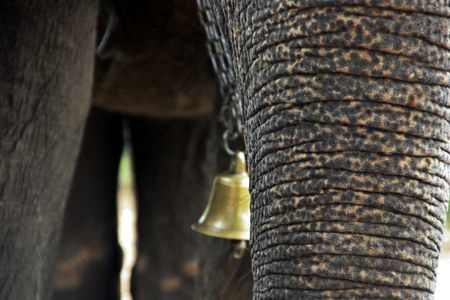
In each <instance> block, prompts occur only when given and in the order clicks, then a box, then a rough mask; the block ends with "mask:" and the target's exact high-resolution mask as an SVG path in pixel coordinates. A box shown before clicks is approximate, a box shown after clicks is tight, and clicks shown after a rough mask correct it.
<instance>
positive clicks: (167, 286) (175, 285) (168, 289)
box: [159, 276, 183, 293]
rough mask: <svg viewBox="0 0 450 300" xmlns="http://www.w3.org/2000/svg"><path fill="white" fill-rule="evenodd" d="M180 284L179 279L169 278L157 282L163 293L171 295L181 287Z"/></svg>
mask: <svg viewBox="0 0 450 300" xmlns="http://www.w3.org/2000/svg"><path fill="white" fill-rule="evenodd" d="M182 283H183V282H182V281H181V279H180V278H179V277H176V276H170V277H166V278H164V279H163V280H161V281H160V282H159V287H160V288H161V290H162V291H163V292H165V293H173V292H175V291H177V290H178V289H179V288H180V287H181V285H182Z"/></svg>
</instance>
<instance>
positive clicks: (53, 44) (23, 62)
mask: <svg viewBox="0 0 450 300" xmlns="http://www.w3.org/2000/svg"><path fill="white" fill-rule="evenodd" d="M211 3H213V5H214V14H213V18H214V20H215V21H216V22H217V23H218V24H219V26H220V28H221V30H222V33H223V35H224V37H225V41H226V44H227V46H228V49H229V50H230V54H231V57H232V60H233V67H234V73H235V74H236V84H237V87H238V91H239V93H240V95H241V96H242V101H243V107H244V123H245V134H244V140H245V148H246V154H247V163H248V169H249V175H250V191H251V212H252V217H251V223H252V225H251V240H250V245H251V268H252V274H253V278H250V276H246V275H248V272H247V271H246V269H247V268H249V266H248V265H249V263H250V262H249V261H246V260H245V258H244V259H243V260H240V261H235V260H233V259H232V258H231V254H230V247H229V246H230V242H228V241H220V240H218V239H213V238H205V237H203V238H202V237H199V236H198V235H196V234H195V233H192V232H190V229H189V224H190V223H193V222H194V221H195V220H196V219H197V217H198V216H199V214H200V211H201V209H202V207H203V205H204V204H205V201H206V200H207V199H206V198H207V192H208V189H209V183H210V182H211V180H210V175H211V174H212V173H213V171H216V170H217V169H222V168H224V166H226V160H225V159H224V153H223V151H219V150H218V149H217V147H216V146H217V145H218V144H220V137H221V134H220V132H222V131H223V128H221V127H220V126H219V125H218V124H217V116H218V115H219V109H220V107H219V105H220V104H219V105H217V104H216V105H213V102H212V99H213V96H214V85H215V81H214V78H213V74H212V72H211V70H210V67H209V64H208V63H207V61H208V58H207V55H206V49H205V47H204V43H205V38H204V35H203V34H202V28H201V26H200V24H199V23H198V20H197V18H196V16H194V15H196V5H195V3H194V2H193V1H191V2H189V1H186V3H185V2H184V1H181V0H179V1H178V0H173V1H159V0H154V1H144V0H135V1H119V0H114V1H111V16H112V17H111V18H110V21H109V25H108V26H107V29H106V30H105V31H106V33H105V38H104V39H103V40H102V42H101V43H100V47H99V49H98V53H99V55H101V56H102V57H104V58H106V59H107V60H98V61H97V63H96V73H95V76H94V55H95V49H96V47H97V45H98V42H97V43H96V28H97V17H98V15H99V3H97V1H95V0H80V1H73V2H70V1H69V2H67V1H62V0H60V1H59V0H57V1H55V0H42V1H39V3H37V2H36V1H31V0H21V1H19V0H14V1H9V2H8V4H2V5H1V6H0V28H2V29H1V32H0V35H1V36H2V38H1V39H0V54H1V55H0V61H1V65H2V68H1V69H0V70H1V71H0V97H1V104H0V299H14V300H15V299H50V298H51V296H50V295H51V293H52V291H51V290H52V273H53V270H54V269H55V268H56V273H55V274H56V276H55V279H54V281H53V287H54V293H53V298H54V299H81V298H83V299H117V297H118V291H117V280H118V270H119V264H120V252H119V250H118V248H117V241H116V236H115V226H116V224H115V222H116V221H115V219H114V218H113V216H114V215H115V214H116V208H115V200H116V199H115V197H116V196H115V188H116V185H117V182H116V175H117V166H118V161H119V158H120V154H121V151H122V147H123V144H124V143H131V145H132V146H133V149H132V152H133V157H134V173H135V176H136V191H137V195H138V198H139V199H138V201H139V210H140V213H141V218H140V219H139V224H138V229H139V232H140V235H141V236H140V243H139V252H140V255H139V257H138V264H137V267H136V269H135V273H134V279H133V290H134V292H135V299H146V298H149V297H153V298H155V299H180V298H190V297H192V296H194V297H195V298H196V299H220V300H225V299H248V298H250V297H251V296H250V293H253V299H258V300H259V299H315V298H345V299H354V298H362V299H369V298H373V299H379V298H388V299H416V298H419V299H430V298H432V295H433V292H434V289H435V281H436V268H437V264H438V256H439V251H440V248H441V244H442V232H443V229H444V223H445V216H446V211H447V201H448V194H449V177H450V176H449V162H450V156H449V152H450V149H449V148H450V147H449V138H448V137H449V132H450V126H449V125H450V123H449V122H450V113H449V112H450V111H449V107H450V103H449V100H448V91H449V86H450V83H449V75H448V71H449V60H448V57H449V49H450V45H449V34H448V32H449V16H450V10H449V8H448V3H446V2H444V1H431V0H430V1H426V0H413V1H408V0H401V1H396V0H392V1H376V0H303V1H300V0H299V1H296V0H294V1H287V0H286V1H268V0H267V1H264V0H261V1H251V0H244V1H237V0H229V1H223V0H211ZM101 15H102V14H101V13H100V16H101ZM194 19H195V22H191V20H194ZM105 23H106V22H105ZM103 27H106V26H103V25H102V24H99V28H103ZM100 31H103V30H102V29H100V30H99V32H100ZM97 40H100V39H99V38H97ZM180 49H181V50H180ZM94 77H95V78H94ZM94 79H95V82H94ZM91 91H92V92H93V102H94V104H95V105H96V106H97V107H96V108H93V109H91V112H90V113H89V117H88V110H89V107H90V102H89V99H90V94H91ZM216 101H217V102H218V103H220V99H218V98H217V97H216ZM86 119H87V120H88V121H87V125H86V131H85V134H84V138H83V141H82V133H83V130H84V129H85V125H84V124H85V121H86ZM124 130H125V132H126V134H123V133H122V132H123V131H124ZM81 141H82V142H81ZM80 145H81V152H80V154H79V159H78V163H77V164H75V161H76V160H77V155H78V151H79V149H80ZM218 158H219V159H218ZM218 161H220V162H221V163H220V164H219V163H217V162H218ZM72 177H73V184H72V188H71V189H69V187H70V182H71V180H72ZM166 185H167V187H168V188H166ZM64 211H66V213H65V218H63V215H64ZM61 232H62V234H61ZM168 235H169V236H171V237H174V238H173V239H170V238H169V239H168V238H167V236H168ZM61 237H62V239H61V246H60V247H58V241H59V240H60V238H61ZM245 257H246V256H245ZM198 263H200V269H199V270H198V275H197V284H196V286H194V277H195V276H194V275H195V274H194V273H196V271H195V270H196V265H197V264H198ZM230 276H231V277H230ZM251 279H253V282H254V283H253V290H252V283H251Z"/></svg>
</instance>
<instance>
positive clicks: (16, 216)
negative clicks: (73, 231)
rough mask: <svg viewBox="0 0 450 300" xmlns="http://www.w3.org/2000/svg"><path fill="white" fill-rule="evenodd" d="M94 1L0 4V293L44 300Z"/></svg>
mask: <svg viewBox="0 0 450 300" xmlns="http://www.w3.org/2000/svg"><path fill="white" fill-rule="evenodd" d="M96 18H97V1H94V0H80V1H64V0H62V1H55V0H42V1H3V2H2V4H1V5H0V28H1V29H0V32H1V33H0V35H1V38H0V103H1V104H0V299H49V297H50V296H49V293H50V290H51V275H52V269H53V261H54V257H55V253H56V248H57V244H58V236H59V229H60V228H61V222H62V215H63V210H64V206H65V203H66V198H67V194H68V191H69V186H70V180H71V177H72V174H73V170H74V165H75V160H76V155H77V153H78V149H79V144H80V140H81V135H82V132H83V127H84V122H85V118H86V115H87V112H88V108H89V99H90V94H91V85H92V74H93V60H94V53H95V27H96Z"/></svg>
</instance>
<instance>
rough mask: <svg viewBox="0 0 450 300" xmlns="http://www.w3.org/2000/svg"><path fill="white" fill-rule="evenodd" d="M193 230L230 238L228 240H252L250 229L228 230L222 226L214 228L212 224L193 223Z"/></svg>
mask: <svg viewBox="0 0 450 300" xmlns="http://www.w3.org/2000/svg"><path fill="white" fill-rule="evenodd" d="M191 228H192V230H194V231H197V232H200V233H203V234H206V235H209V236H213V237H217V238H222V239H228V240H241V241H248V240H250V230H249V229H248V230H227V229H222V228H214V227H210V226H206V225H204V224H200V223H197V224H193V225H192V226H191Z"/></svg>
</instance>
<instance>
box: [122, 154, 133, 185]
mask: <svg viewBox="0 0 450 300" xmlns="http://www.w3.org/2000/svg"><path fill="white" fill-rule="evenodd" d="M132 182H133V172H132V164H131V149H130V147H127V146H125V147H124V148H123V152H122V157H121V159H120V164H119V185H126V186H131V185H132Z"/></svg>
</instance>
